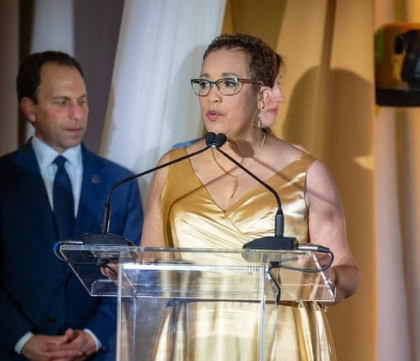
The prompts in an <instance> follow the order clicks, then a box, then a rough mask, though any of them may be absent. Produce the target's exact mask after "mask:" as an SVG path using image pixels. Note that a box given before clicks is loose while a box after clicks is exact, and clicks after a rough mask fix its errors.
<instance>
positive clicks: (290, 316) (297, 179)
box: [154, 148, 336, 361]
mask: <svg viewBox="0 0 420 361" xmlns="http://www.w3.org/2000/svg"><path fill="white" fill-rule="evenodd" d="M185 154H186V149H185V148H178V149H175V150H173V151H171V154H170V155H171V159H176V158H179V157H181V156H183V155H185ZM314 160H315V159H314V158H313V157H312V156H311V155H309V154H307V153H302V154H301V155H299V156H298V157H297V158H296V159H295V160H294V161H293V162H291V163H290V164H288V165H287V166H286V167H285V168H283V169H282V170H281V171H279V172H278V173H277V174H275V175H273V176H272V177H271V178H269V179H268V180H267V183H268V184H269V185H270V186H271V187H273V188H274V189H275V190H276V191H277V192H278V194H279V196H280V199H281V200H282V206H283V212H284V215H285V229H284V234H285V236H294V237H296V238H297V240H298V242H300V243H303V242H308V209H307V207H306V203H305V199H304V193H305V181H306V174H307V171H308V169H309V167H310V166H311V164H312V163H313V162H314ZM161 207H162V212H163V214H162V216H163V226H164V234H165V244H166V246H167V247H171V248H172V247H175V248H178V247H179V248H223V249H232V248H233V249H237V248H242V246H243V244H244V243H246V242H249V241H251V240H253V239H255V238H258V237H263V236H271V235H273V234H274V229H273V225H274V215H275V213H276V210H277V203H276V201H275V198H274V197H273V195H272V194H271V193H270V192H268V191H267V190H266V189H265V188H264V187H263V186H257V187H256V188H254V189H253V190H251V191H250V192H249V193H247V194H245V195H244V196H243V197H242V198H240V199H239V200H238V201H237V202H236V203H235V204H233V205H232V206H231V207H230V208H229V209H227V210H222V209H221V208H220V207H219V206H218V205H217V204H216V203H215V202H214V201H213V199H212V197H211V196H210V194H209V193H208V192H207V190H206V188H205V187H204V186H203V184H202V183H201V181H200V180H199V179H198V178H197V176H196V175H195V173H194V170H193V168H192V166H191V163H190V162H189V161H188V160H186V161H183V162H179V163H177V164H175V165H172V166H171V167H169V171H168V178H167V182H166V184H165V186H164V190H163V194H162V199H161ZM227 282H228V281H227ZM226 314H228V315H229V316H228V317H226ZM257 318H258V310H257V309H256V308H255V307H254V306H253V305H252V304H251V305H250V304H246V303H239V302H225V303H217V302H215V303H207V302H191V303H185V304H178V305H173V306H168V312H167V315H166V318H165V319H164V320H163V321H162V323H161V326H160V337H159V340H158V341H157V343H156V345H155V352H154V360H156V361H169V360H171V361H202V360H206V361H207V360H215V361H216V360H218V361H225V360H226V361H234V360H241V361H254V360H257V339H258V332H257V327H256V323H257V321H256V320H257ZM276 318H277V319H276V320H275V321H273V320H271V321H270V320H269V321H267V323H268V325H266V326H267V330H268V332H266V338H265V339H266V346H265V355H266V357H265V360H270V361H277V360H282V361H332V360H336V355H335V350H334V345H333V341H332V337H331V332H330V329H329V326H328V322H327V319H326V315H325V310H324V308H323V307H322V306H320V305H319V304H317V303H314V302H283V303H281V304H280V305H278V307H277V313H276ZM273 322H276V323H277V332H276V333H273V336H270V331H269V330H270V325H269V324H270V323H273ZM174 330H175V331H174ZM238 330H239V332H240V333H243V337H240V338H238V337H236V338H235V337H232V335H233V334H236V335H237V334H238ZM174 334H175V335H174ZM270 337H271V338H270Z"/></svg>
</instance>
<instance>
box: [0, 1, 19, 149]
mask: <svg viewBox="0 0 420 361" xmlns="http://www.w3.org/2000/svg"><path fill="white" fill-rule="evenodd" d="M0 54H1V57H0V155H1V154H5V153H8V152H11V151H12V150H14V149H16V148H17V145H18V121H17V118H18V105H17V98H16V93H15V92H14V89H15V77H16V74H17V70H18V64H19V3H18V2H17V1H16V0H3V1H1V2H0Z"/></svg>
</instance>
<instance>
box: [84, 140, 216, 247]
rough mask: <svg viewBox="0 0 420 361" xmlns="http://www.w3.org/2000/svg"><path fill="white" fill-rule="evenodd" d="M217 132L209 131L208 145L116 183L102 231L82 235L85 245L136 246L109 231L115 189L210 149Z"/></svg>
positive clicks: (104, 214)
mask: <svg viewBox="0 0 420 361" xmlns="http://www.w3.org/2000/svg"><path fill="white" fill-rule="evenodd" d="M215 136H216V135H215V134H214V133H213V132H209V133H207V135H206V137H205V139H206V144H207V146H206V147H204V148H202V149H200V150H198V151H196V152H193V153H190V154H187V155H184V156H182V157H180V158H177V159H174V160H171V161H169V162H167V163H164V164H161V165H158V166H157V167H154V168H151V169H149V170H146V171H144V172H141V173H138V174H134V175H132V176H129V177H127V178H124V179H121V180H120V181H118V182H117V183H115V184H114V185H113V186H112V187H111V189H110V190H109V192H108V194H107V197H106V201H105V203H104V208H103V215H102V225H101V233H87V234H85V235H83V236H82V239H81V240H82V241H83V244H84V245H125V246H127V245H130V246H131V245H132V246H135V244H134V243H132V242H130V241H128V240H127V239H125V238H124V237H122V236H119V235H116V234H112V233H109V227H110V219H111V197H112V194H113V192H114V191H115V189H117V188H118V187H119V186H121V185H123V184H125V183H128V182H131V181H132V180H134V179H137V178H140V177H142V176H145V175H147V174H149V173H152V172H155V171H157V170H159V169H162V168H165V167H168V166H170V165H172V164H175V163H178V162H181V161H183V160H185V159H188V158H191V157H194V156H195V155H197V154H200V153H203V152H205V151H206V150H207V149H209V148H210V147H211V146H212V145H213V144H214V138H215Z"/></svg>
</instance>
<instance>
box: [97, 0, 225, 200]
mask: <svg viewBox="0 0 420 361" xmlns="http://www.w3.org/2000/svg"><path fill="white" fill-rule="evenodd" d="M224 6H225V2H224V0H214V1H211V2H209V1H202V0H200V1H197V0H185V1H164V0H155V1H149V0H137V1H134V0H126V1H125V4H124V12H123V19H122V25H121V32H120V38H119V42H118V48H117V56H116V61H115V66H114V72H113V79H112V84H111V91H110V96H109V101H108V110H107V117H106V123H105V132H104V136H103V141H102V146H101V153H102V154H103V155H105V156H106V157H108V158H110V159H112V160H114V161H116V162H118V163H120V164H123V165H125V166H126V167H128V168H129V169H131V170H134V171H137V172H140V171H143V170H146V169H148V168H152V167H153V166H155V165H156V163H157V161H158V159H159V157H160V156H161V155H162V154H163V153H164V152H165V151H167V150H169V148H170V147H171V146H172V145H174V144H175V143H177V142H180V141H184V140H188V139H192V138H196V137H197V136H199V135H200V134H201V132H202V120H201V115H200V110H199V104H198V99H197V97H196V96H195V95H194V94H193V93H192V90H191V87H190V79H191V78H194V77H197V76H198V75H199V72H200V67H201V58H202V55H203V52H204V49H205V47H206V46H207V45H208V44H209V43H210V41H211V40H212V39H213V38H214V37H215V36H216V35H218V34H219V32H220V28H221V24H222V19H223V13H224ZM127 155H129V156H127ZM151 177H152V175H150V176H149V177H145V178H144V179H141V181H140V183H141V186H140V189H141V193H142V198H143V200H144V201H145V200H147V191H148V185H149V183H150V180H151Z"/></svg>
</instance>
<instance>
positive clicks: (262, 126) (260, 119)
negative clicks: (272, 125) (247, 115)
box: [257, 109, 264, 129]
mask: <svg viewBox="0 0 420 361" xmlns="http://www.w3.org/2000/svg"><path fill="white" fill-rule="evenodd" d="M263 110H264V109H261V110H260V112H259V113H258V119H257V127H258V128H259V129H262V128H264V124H263V119H262V114H263Z"/></svg>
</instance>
